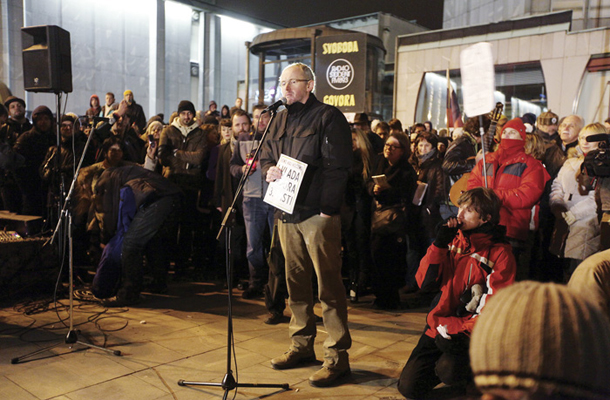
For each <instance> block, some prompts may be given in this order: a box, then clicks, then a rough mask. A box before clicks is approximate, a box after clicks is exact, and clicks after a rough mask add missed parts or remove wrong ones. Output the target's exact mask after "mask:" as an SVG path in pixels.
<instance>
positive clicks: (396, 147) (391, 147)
mask: <svg viewBox="0 0 610 400" xmlns="http://www.w3.org/2000/svg"><path fill="white" fill-rule="evenodd" d="M383 147H385V148H388V149H390V150H392V151H394V150H396V149H402V146H395V145H393V144H387V143H386V144H384V145H383Z"/></svg>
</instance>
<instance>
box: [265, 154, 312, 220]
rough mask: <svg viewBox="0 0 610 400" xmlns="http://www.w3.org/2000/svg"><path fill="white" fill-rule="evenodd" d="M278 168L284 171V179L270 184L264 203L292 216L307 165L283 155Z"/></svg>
mask: <svg viewBox="0 0 610 400" xmlns="http://www.w3.org/2000/svg"><path fill="white" fill-rule="evenodd" d="M276 166H277V167H278V168H279V169H281V170H282V177H281V178H280V179H278V180H276V181H275V182H271V183H270V184H269V188H268V189H267V194H265V198H264V199H263V201H264V202H265V203H267V204H271V205H272V206H274V207H275V208H279V209H280V210H282V211H284V212H287V213H288V214H292V212H293V211H294V204H295V203H296V200H297V196H298V195H299V188H300V187H301V183H302V182H303V177H304V176H305V170H306V169H307V164H305V163H304V162H302V161H299V160H296V159H294V158H292V157H288V156H287V155H285V154H282V155H280V159H279V160H278V162H277V165H276Z"/></svg>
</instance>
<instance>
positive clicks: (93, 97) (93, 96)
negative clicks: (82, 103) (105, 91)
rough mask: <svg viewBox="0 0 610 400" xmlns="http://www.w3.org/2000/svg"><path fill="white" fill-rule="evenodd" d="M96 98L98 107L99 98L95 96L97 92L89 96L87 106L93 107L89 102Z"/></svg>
mask: <svg viewBox="0 0 610 400" xmlns="http://www.w3.org/2000/svg"><path fill="white" fill-rule="evenodd" d="M93 99H96V100H97V105H98V107H99V105H100V98H99V97H98V96H97V94H92V95H91V97H89V107H93V105H92V104H91V100H93Z"/></svg>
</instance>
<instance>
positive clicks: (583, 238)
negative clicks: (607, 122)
mask: <svg viewBox="0 0 610 400" xmlns="http://www.w3.org/2000/svg"><path fill="white" fill-rule="evenodd" d="M599 133H606V128H605V127H604V125H602V124H600V123H593V124H589V125H587V126H585V127H584V128H583V129H582V130H581V131H580V133H579V135H578V146H576V147H575V148H574V149H573V151H571V152H569V153H568V159H567V160H566V161H565V163H564V164H563V167H561V169H560V170H559V173H558V174H557V177H556V178H555V180H554V181H553V185H552V187H551V195H550V206H551V211H552V212H553V213H554V214H555V216H556V218H557V219H556V222H555V230H554V232H553V238H552V241H551V246H550V249H549V250H550V251H551V253H553V254H555V255H557V256H559V257H562V258H564V259H565V263H564V280H565V282H567V281H568V280H569V279H570V276H571V275H572V272H574V269H576V267H577V266H578V264H580V263H581V262H582V260H584V259H585V258H587V257H588V256H590V255H591V254H593V253H596V252H597V251H598V250H599V245H600V223H599V219H598V215H597V205H596V202H595V191H594V190H588V188H585V187H584V186H583V184H582V179H581V172H580V166H581V164H582V162H583V160H584V156H585V155H586V153H588V152H590V151H591V150H595V149H597V146H598V143H597V142H587V140H586V138H587V137H588V136H590V135H595V134H599Z"/></svg>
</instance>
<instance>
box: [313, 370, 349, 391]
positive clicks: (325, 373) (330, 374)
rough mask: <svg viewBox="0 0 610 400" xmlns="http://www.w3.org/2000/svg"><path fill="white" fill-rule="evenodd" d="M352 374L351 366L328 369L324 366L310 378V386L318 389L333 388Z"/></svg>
mask: <svg viewBox="0 0 610 400" xmlns="http://www.w3.org/2000/svg"><path fill="white" fill-rule="evenodd" d="M350 373H351V371H350V369H349V366H348V367H347V368H341V369H339V368H328V367H327V366H325V365H324V366H322V368H320V369H319V370H318V372H316V373H315V374H313V375H312V376H310V377H309V384H310V385H311V386H316V387H328V386H333V385H335V384H337V383H338V382H339V380H340V379H342V378H344V377H346V376H348V375H349V374H350Z"/></svg>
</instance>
